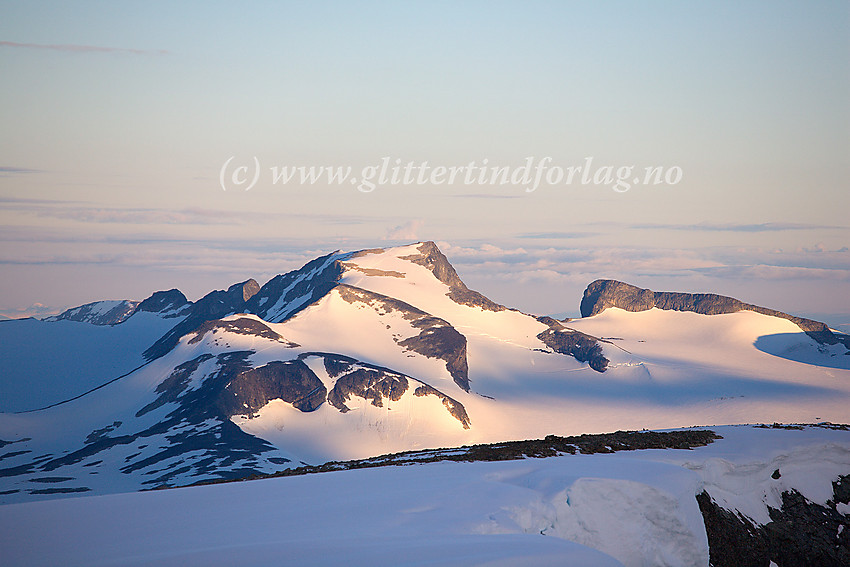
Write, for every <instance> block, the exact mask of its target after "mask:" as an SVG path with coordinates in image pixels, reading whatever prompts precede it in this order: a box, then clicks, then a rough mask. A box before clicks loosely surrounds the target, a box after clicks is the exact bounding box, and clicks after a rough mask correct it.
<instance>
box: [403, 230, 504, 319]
mask: <svg viewBox="0 0 850 567" xmlns="http://www.w3.org/2000/svg"><path fill="white" fill-rule="evenodd" d="M418 249H419V254H414V255H411V256H403V257H402V258H401V259H402V260H407V261H409V262H413V263H414V264H419V265H420V266H425V267H426V268H428V269H429V270H431V272H432V273H433V274H434V276H435V277H436V278H437V279H438V280H440V281H441V282H443V283H444V284H446V285H447V286H449V292H448V293H447V294H446V295H448V296H449V297H450V298H451V299H452V300H453V301H454V302H455V303H460V304H461V305H469V306H470V307H480V308H482V309H486V310H488V311H504V310H505V309H507V307H505V306H504V305H499V304H498V303H496V302H495V301H492V300H490V299H488V298H487V297H485V296H483V295H481V294H480V293H478V292H477V291H473V290H471V289H469V288H468V287H466V284H464V283H463V282H462V281H461V279H460V277H458V275H457V272H456V271H455V269H454V268H453V267H452V265H451V264H450V263H449V260H448V259H447V258H446V257H445V256H444V255H443V253H442V252H440V249H439V248H437V245H436V244H434V243H433V242H431V241H428V242H423V243H422V244H420V245H419V248H418Z"/></svg>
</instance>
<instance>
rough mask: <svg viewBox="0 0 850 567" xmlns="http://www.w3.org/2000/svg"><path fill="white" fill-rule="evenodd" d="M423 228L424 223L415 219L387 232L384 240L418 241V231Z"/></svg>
mask: <svg viewBox="0 0 850 567" xmlns="http://www.w3.org/2000/svg"><path fill="white" fill-rule="evenodd" d="M423 226H425V221H423V220H422V219H415V220H411V221H407V222H406V223H404V224H401V225H399V226H396V227H393V228H391V229H390V230H389V231H387V234H386V236H385V237H384V240H418V239H419V231H420V230H422V227H423Z"/></svg>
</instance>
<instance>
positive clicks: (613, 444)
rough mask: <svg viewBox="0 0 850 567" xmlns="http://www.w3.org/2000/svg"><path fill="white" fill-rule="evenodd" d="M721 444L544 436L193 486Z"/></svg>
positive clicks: (662, 435)
mask: <svg viewBox="0 0 850 567" xmlns="http://www.w3.org/2000/svg"><path fill="white" fill-rule="evenodd" d="M716 439H722V437H721V436H719V435H717V434H716V433H714V432H713V431H708V430H704V429H690V430H685V431H666V432H663V431H617V432H616V433H602V434H584V435H575V436H571V437H560V436H558V435H548V436H546V438H544V439H529V440H526V441H506V442H503V443H490V444H481V445H464V446H462V447H452V448H446V449H423V450H416V451H404V452H401V453H391V454H389V455H379V456H377V457H370V458H368V459H356V460H352V461H331V462H329V463H324V464H322V465H307V466H303V467H297V468H290V469H284V470H281V471H278V472H275V473H270V474H262V475H256V476H254V477H251V478H245V479H237V480H236V481H233V480H229V479H228V480H221V481H215V480H214V481H201V482H198V483H197V484H217V483H219V482H238V481H242V480H256V479H263V478H277V477H283V476H298V475H305V474H315V473H323V472H331V471H342V470H355V469H366V468H376V467H391V466H408V465H416V464H422V463H436V462H440V461H454V462H463V463H468V462H476V461H513V460H518V459H526V458H532V459H545V458H549V457H555V456H559V455H575V454H576V453H580V454H582V455H592V454H595V453H616V452H618V451H637V450H642V449H692V448H694V447H704V446H706V445H709V444H710V443H713V442H714V441H715V440H716Z"/></svg>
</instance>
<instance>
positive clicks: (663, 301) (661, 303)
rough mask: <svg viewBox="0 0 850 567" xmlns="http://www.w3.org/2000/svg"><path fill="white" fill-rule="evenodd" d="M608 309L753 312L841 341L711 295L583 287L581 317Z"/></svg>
mask: <svg viewBox="0 0 850 567" xmlns="http://www.w3.org/2000/svg"><path fill="white" fill-rule="evenodd" d="M609 307H618V308H620V309H623V310H625V311H646V310H648V309H652V308H653V307H657V308H659V309H666V310H673V311H693V312H694V313H700V314H702V315H719V314H722V313H735V312H737V311H755V312H756V313H761V314H763V315H771V316H773V317H781V318H782V319H788V320H789V321H791V322H793V323H795V324H796V325H797V326H798V327H800V329H802V330H803V331H805V333H806V334H807V335H809V336H810V337H812V338H813V339H814V340H816V341H817V342H819V343H822V344H829V345H834V344H836V343H838V342H844V341H843V340H842V338H839V337H837V336H836V335H835V334H834V333H832V331H830V330H829V327H828V326H826V325H825V324H824V323H821V322H819V321H812V320H811V319H804V318H802V317H794V316H793V315H788V314H787V313H782V312H781V311H776V310H774V309H767V308H765V307H759V306H757V305H751V304H749V303H744V302H743V301H738V300H737V299H734V298H732V297H726V296H723V295H716V294H714V293H680V292H671V291H651V290H648V289H642V288H639V287H636V286H633V285H629V284H627V283H623V282H618V281H616V280H596V281H595V282H593V283H591V284H590V285H589V286H587V289H585V290H584V297H582V300H581V316H582V317H590V316H591V315H596V314H597V313H601V312H602V311H604V310H605V309H607V308H609ZM845 344H846V343H845ZM848 348H850V346H848Z"/></svg>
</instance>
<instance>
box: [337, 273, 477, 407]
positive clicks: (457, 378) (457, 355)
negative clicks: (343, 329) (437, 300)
mask: <svg viewBox="0 0 850 567" xmlns="http://www.w3.org/2000/svg"><path fill="white" fill-rule="evenodd" d="M336 289H337V292H338V293H339V295H340V297H341V298H342V299H344V300H345V301H348V302H349V303H363V304H366V305H369V306H370V307H372V308H373V309H375V311H376V312H378V314H379V315H385V314H389V313H393V312H398V313H400V314H401V316H402V317H404V319H406V320H407V321H410V324H411V325H412V326H413V327H414V328H416V329H419V330H420V332H419V334H417V335H415V336H413V337H408V338H405V339H402V340H399V339H395V340H396V342H397V343H398V344H399V346H402V347H404V348H406V349H408V350H411V351H413V352H416V353H418V354H421V355H422V356H427V357H428V358H438V359H441V360H443V361H445V363H446V370H447V371H448V372H449V374H450V375H451V377H452V379H453V380H454V382H455V384H457V385H458V386H460V387H461V388H462V389H463V390H464V391H466V392H468V391H469V365H468V363H467V360H466V337H465V336H463V335H462V334H460V333H459V332H458V331H457V330H456V329H455V328H454V327H452V326H451V325H450V324H449V322H448V321H446V320H444V319H440V318H439V317H434V316H433V315H430V314H429V313H426V312H425V311H422V310H421V309H418V308H416V307H414V306H412V305H410V304H409V303H405V302H404V301H401V300H399V299H395V298H392V297H388V296H386V295H382V294H380V293H375V292H373V291H367V290H365V289H361V288H359V287H354V286H350V285H347V284H338V285H337V287H336Z"/></svg>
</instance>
